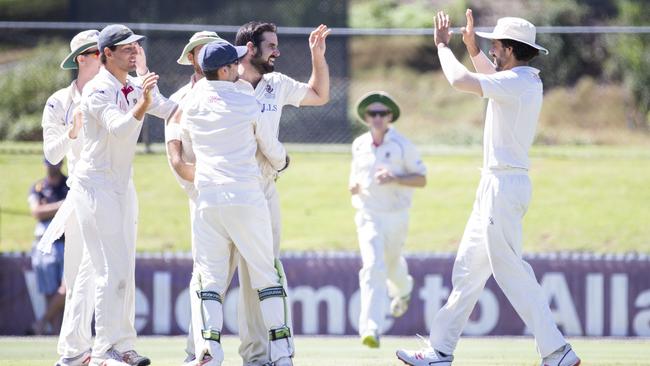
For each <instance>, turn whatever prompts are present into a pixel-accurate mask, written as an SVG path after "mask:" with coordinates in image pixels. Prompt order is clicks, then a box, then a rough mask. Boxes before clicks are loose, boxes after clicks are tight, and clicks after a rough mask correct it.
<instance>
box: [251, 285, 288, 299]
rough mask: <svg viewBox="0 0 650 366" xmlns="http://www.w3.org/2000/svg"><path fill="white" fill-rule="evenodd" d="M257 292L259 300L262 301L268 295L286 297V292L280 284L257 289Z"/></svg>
mask: <svg viewBox="0 0 650 366" xmlns="http://www.w3.org/2000/svg"><path fill="white" fill-rule="evenodd" d="M257 294H258V295H259V297H260V301H264V300H266V299H268V298H269V297H287V293H286V292H284V287H282V286H275V287H267V288H265V289H262V290H257Z"/></svg>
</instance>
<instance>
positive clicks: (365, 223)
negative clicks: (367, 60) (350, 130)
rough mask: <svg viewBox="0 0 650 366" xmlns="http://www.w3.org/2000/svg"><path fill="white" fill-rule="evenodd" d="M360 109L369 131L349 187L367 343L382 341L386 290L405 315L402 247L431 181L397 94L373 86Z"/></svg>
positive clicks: (408, 282) (355, 146)
mask: <svg viewBox="0 0 650 366" xmlns="http://www.w3.org/2000/svg"><path fill="white" fill-rule="evenodd" d="M357 115H358V117H359V119H360V120H361V121H363V123H364V124H366V125H367V126H368V127H369V129H370V130H369V131H368V132H366V133H364V134H363V135H361V136H359V137H357V138H356V139H355V140H354V142H353V143H352V166H351V169H350V181H349V185H348V188H349V190H350V193H351V194H352V205H353V206H354V208H355V209H357V213H356V216H355V220H354V221H355V223H356V226H357V236H358V238H359V249H360V251H361V260H362V262H363V266H362V268H361V270H360V271H359V288H360V292H361V312H360V315H359V335H360V336H361V343H362V344H364V345H366V346H368V347H370V348H377V347H379V336H380V335H381V333H382V331H383V328H384V319H385V317H386V314H385V309H386V300H387V297H386V295H387V294H388V296H389V297H390V298H391V303H390V309H391V315H392V316H393V317H396V318H397V317H400V316H402V315H403V314H404V313H405V312H406V310H407V308H408V302H409V300H410V297H411V290H413V278H412V277H411V276H410V275H409V272H408V266H407V264H406V259H404V257H403V256H402V248H403V247H404V243H405V241H406V234H407V232H408V222H409V211H408V210H409V208H410V207H411V200H412V196H413V188H415V187H424V186H425V185H426V183H427V179H426V174H427V169H426V167H425V166H424V163H423V162H422V159H421V158H420V154H419V153H418V151H417V150H416V148H415V146H414V145H413V144H412V143H411V142H410V141H409V140H408V139H406V138H405V137H404V136H402V135H401V134H400V133H398V132H397V131H396V130H395V128H394V127H390V126H389V125H390V124H392V123H394V122H395V121H396V120H397V119H398V118H399V115H400V109H399V106H398V105H397V103H396V102H395V100H394V99H393V98H392V97H391V96H390V95H388V94H387V93H386V92H383V91H376V92H370V93H367V94H365V95H364V96H362V97H361V99H360V100H359V102H358V103H357Z"/></svg>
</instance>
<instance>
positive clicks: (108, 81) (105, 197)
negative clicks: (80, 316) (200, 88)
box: [68, 24, 176, 366]
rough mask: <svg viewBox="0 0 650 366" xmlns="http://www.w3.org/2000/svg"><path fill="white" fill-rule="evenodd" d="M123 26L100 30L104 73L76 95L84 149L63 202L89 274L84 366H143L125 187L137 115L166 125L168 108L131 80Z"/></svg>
mask: <svg viewBox="0 0 650 366" xmlns="http://www.w3.org/2000/svg"><path fill="white" fill-rule="evenodd" d="M143 38H144V37H143V36H139V35H135V34H133V32H132V31H131V30H130V29H128V28H127V27H125V26H123V25H118V24H113V25H109V26H107V27H105V28H104V29H103V30H102V31H101V32H100V34H99V41H98V46H99V50H100V52H101V60H102V63H103V64H104V67H103V68H102V69H101V70H100V71H99V73H98V74H97V76H95V78H93V80H91V81H90V82H89V83H88V85H87V86H86V88H84V91H83V96H82V103H81V106H80V110H81V112H82V114H83V131H84V141H83V150H82V153H81V159H80V161H79V162H78V164H77V166H76V168H75V177H74V179H73V180H74V181H73V184H72V189H71V194H70V195H69V196H68V197H69V198H70V197H72V199H73V202H74V204H75V209H76V213H77V217H78V220H79V223H80V225H81V232H82V237H83V240H84V244H85V246H86V249H87V250H88V252H89V254H90V259H91V262H92V264H93V266H94V268H95V273H96V278H97V279H96V288H95V296H96V300H95V333H96V337H95V343H94V345H93V351H92V359H91V365H128V364H131V365H132V364H136V365H139V366H143V365H148V364H149V363H150V360H149V359H148V358H146V357H143V356H140V355H138V354H137V352H135V351H134V350H133V348H134V346H135V339H136V331H135V327H134V324H133V316H134V314H133V313H132V311H133V310H132V309H133V302H134V301H135V298H134V293H133V290H131V289H134V286H135V272H134V271H135V242H134V238H135V233H134V230H135V228H136V221H137V198H136V196H135V189H134V188H133V183H132V180H131V175H132V163H133V157H134V154H135V148H136V143H137V140H138V136H139V134H140V130H141V128H142V121H143V118H144V114H145V113H151V114H154V115H156V116H158V117H161V118H165V119H166V118H169V116H170V115H171V114H172V113H173V111H174V110H175V109H176V104H175V103H173V102H171V101H168V100H166V99H165V98H163V97H162V96H161V95H160V94H159V93H158V92H157V87H156V84H157V80H158V76H157V75H156V74H154V73H149V74H147V75H146V76H144V77H143V78H142V80H139V79H135V78H132V77H131V76H129V75H128V73H129V72H132V71H135V69H136V58H137V56H138V54H139V53H140V52H141V49H140V46H139V45H138V43H137V42H138V41H140V40H141V39H143Z"/></svg>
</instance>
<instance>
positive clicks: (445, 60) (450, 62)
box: [438, 44, 483, 96]
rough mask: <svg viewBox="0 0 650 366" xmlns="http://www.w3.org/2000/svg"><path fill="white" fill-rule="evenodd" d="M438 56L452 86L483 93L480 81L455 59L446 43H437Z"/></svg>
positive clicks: (479, 93) (478, 93)
mask: <svg viewBox="0 0 650 366" xmlns="http://www.w3.org/2000/svg"><path fill="white" fill-rule="evenodd" d="M438 58H440V66H441V67H442V72H443V73H444V75H445V77H446V78H447V81H449V84H450V85H451V86H452V87H454V88H455V89H458V90H460V91H464V92H468V93H474V94H476V95H479V96H482V95H483V91H482V89H481V83H480V82H479V81H478V79H476V78H475V77H474V76H473V75H472V73H471V72H469V70H467V68H466V67H465V66H464V65H463V64H461V63H460V61H458V59H456V56H454V53H453V52H452V51H451V50H450V49H449V47H447V45H444V44H439V45H438Z"/></svg>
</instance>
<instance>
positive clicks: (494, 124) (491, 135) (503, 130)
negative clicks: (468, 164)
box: [479, 66, 543, 170]
mask: <svg viewBox="0 0 650 366" xmlns="http://www.w3.org/2000/svg"><path fill="white" fill-rule="evenodd" d="M479 80H480V83H481V88H482V89H483V97H485V98H489V102H488V106H487V112H486V116H485V130H484V136H483V169H486V170H500V169H512V168H516V169H529V168H530V162H529V159H528V151H529V150H530V147H531V146H532V144H533V140H534V138H535V129H536V127H537V121H538V119H539V113H540V111H541V109H542V98H543V86H542V80H541V79H540V78H539V70H537V69H535V68H532V67H529V66H519V67H515V68H512V69H511V70H506V71H500V72H497V73H494V74H488V75H485V74H479Z"/></svg>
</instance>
